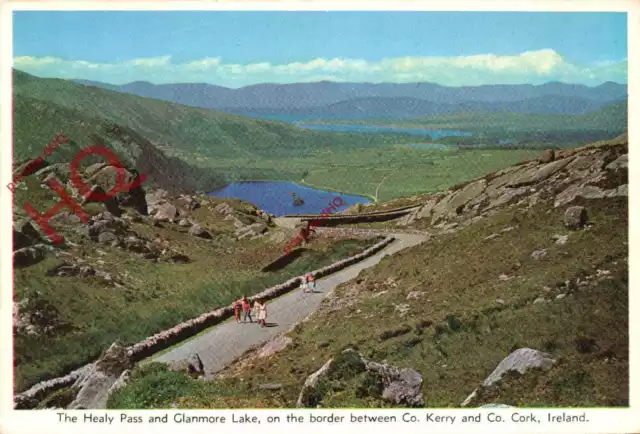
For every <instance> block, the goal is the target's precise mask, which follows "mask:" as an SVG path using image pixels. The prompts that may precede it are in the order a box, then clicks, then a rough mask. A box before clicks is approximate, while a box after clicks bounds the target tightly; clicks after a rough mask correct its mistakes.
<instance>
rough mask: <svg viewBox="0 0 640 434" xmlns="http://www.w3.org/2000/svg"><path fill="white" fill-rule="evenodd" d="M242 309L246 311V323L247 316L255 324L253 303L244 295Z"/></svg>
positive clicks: (245, 320)
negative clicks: (252, 309)
mask: <svg viewBox="0 0 640 434" xmlns="http://www.w3.org/2000/svg"><path fill="white" fill-rule="evenodd" d="M242 310H243V311H244V323H245V324H246V322H247V318H249V322H250V323H251V324H253V319H252V318H251V303H249V300H247V297H245V296H244V295H243V296H242Z"/></svg>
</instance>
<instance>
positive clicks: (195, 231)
mask: <svg viewBox="0 0 640 434" xmlns="http://www.w3.org/2000/svg"><path fill="white" fill-rule="evenodd" d="M189 235H191V236H193V237H199V238H206V239H211V238H213V235H211V232H209V231H207V230H205V229H203V228H202V227H201V226H200V225H199V224H195V225H193V226H191V228H190V229H189Z"/></svg>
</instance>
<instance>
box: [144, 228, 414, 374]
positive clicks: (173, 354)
mask: <svg viewBox="0 0 640 434" xmlns="http://www.w3.org/2000/svg"><path fill="white" fill-rule="evenodd" d="M387 235H388V234H387ZM393 235H394V236H395V237H396V240H395V241H393V242H392V243H391V244H389V245H388V246H387V247H386V248H384V249H383V250H381V251H380V252H378V253H376V254H375V255H373V256H371V257H369V258H367V259H365V260H363V261H361V262H359V263H357V264H354V265H352V266H351V267H348V268H345V269H343V270H341V271H339V272H337V273H335V274H332V275H329V276H325V277H324V278H321V279H319V280H317V281H316V289H315V291H316V292H315V293H306V294H305V293H303V292H302V291H301V290H295V291H291V292H289V293H288V294H285V295H283V296H282V297H279V298H277V299H274V300H271V301H270V302H268V303H267V311H268V316H267V325H268V327H265V328H260V327H259V326H258V325H257V324H249V323H247V324H236V322H235V320H234V319H230V320H228V321H226V322H224V323H222V324H219V325H217V326H214V327H211V329H209V331H208V332H205V333H202V334H201V335H199V336H198V337H196V338H193V339H191V340H189V341H187V342H185V343H183V344H178V345H176V346H175V347H173V348H172V349H171V350H169V351H167V352H165V353H163V354H161V355H159V356H157V357H152V360H153V361H158V362H170V361H176V360H181V359H184V358H185V357H187V356H188V355H189V353H192V352H196V353H198V355H199V356H200V359H201V360H202V363H203V365H204V368H205V372H206V374H208V375H209V374H213V373H215V372H217V371H219V370H221V369H222V368H224V367H225V366H227V365H228V364H230V363H231V362H233V360H235V359H236V358H238V357H239V356H241V355H242V354H243V353H244V352H245V351H247V350H248V349H250V348H251V347H253V346H255V345H259V344H264V343H266V342H268V341H270V340H271V339H273V338H274V337H276V336H277V335H279V334H281V333H284V332H286V331H287V330H289V329H290V328H291V327H292V326H293V325H295V324H297V323H298V322H300V321H302V320H303V319H305V318H306V317H307V316H309V315H310V314H311V313H313V312H315V311H316V310H317V309H318V307H319V306H320V303H321V302H322V299H323V298H324V297H325V296H326V295H327V294H328V293H329V292H330V291H332V290H333V289H334V288H335V287H336V286H338V285H339V284H341V283H343V282H346V281H348V280H351V279H353V278H354V277H356V276H357V275H358V274H359V273H360V271H361V270H363V269H365V268H369V267H372V266H374V265H375V264H377V263H378V262H380V260H381V259H382V257H383V256H386V255H390V254H393V253H395V252H398V251H400V250H402V249H406V248H407V247H411V246H414V245H416V244H419V243H421V242H423V241H425V240H426V238H427V237H426V236H425V235H417V234H402V233H398V234H393ZM254 320H255V319H254Z"/></svg>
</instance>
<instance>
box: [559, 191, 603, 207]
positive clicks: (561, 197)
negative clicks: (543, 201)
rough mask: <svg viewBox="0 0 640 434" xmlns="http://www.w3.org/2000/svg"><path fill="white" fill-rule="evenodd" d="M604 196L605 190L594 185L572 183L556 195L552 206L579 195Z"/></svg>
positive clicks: (592, 197) (571, 200) (600, 197)
mask: <svg viewBox="0 0 640 434" xmlns="http://www.w3.org/2000/svg"><path fill="white" fill-rule="evenodd" d="M605 196H606V194H605V191H604V190H603V189H601V188H600V187H596V186H594V185H572V186H570V187H567V188H566V189H565V190H564V191H563V192H562V193H560V194H558V195H557V196H556V198H555V201H554V203H553V206H554V207H555V208H557V207H559V206H563V205H566V204H568V203H571V202H573V201H574V200H575V199H576V198H579V197H581V198H584V199H602V198H603V197H605Z"/></svg>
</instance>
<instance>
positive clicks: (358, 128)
mask: <svg viewBox="0 0 640 434" xmlns="http://www.w3.org/2000/svg"><path fill="white" fill-rule="evenodd" d="M295 124H296V125H297V126H299V127H301V128H309V129H312V130H320V131H333V132H340V133H374V134H384V133H402V134H409V135H412V136H430V137H431V139H432V140H440V139H441V138H442V137H447V136H471V133H468V132H466V131H459V130H428V129H422V128H400V127H390V126H380V125H367V124H339V125H338V124H334V125H328V124H308V123H304V122H296V123H295Z"/></svg>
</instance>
